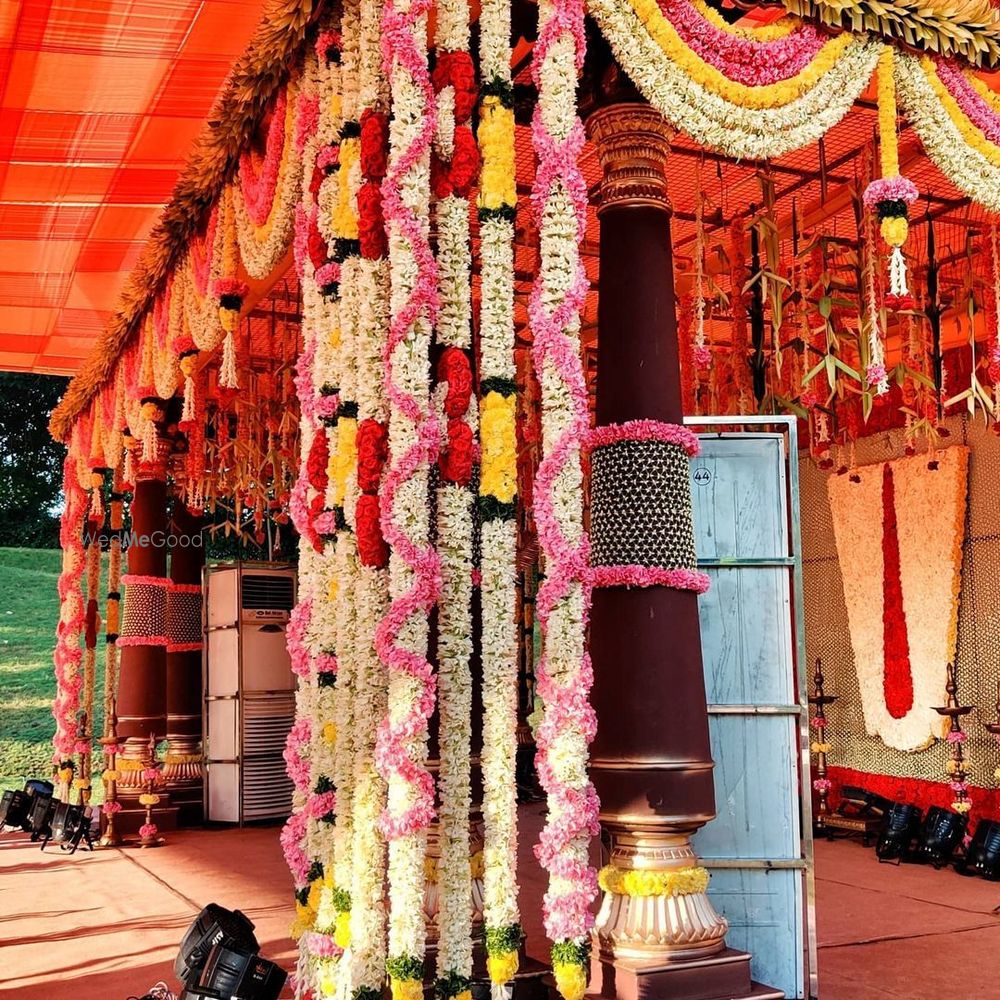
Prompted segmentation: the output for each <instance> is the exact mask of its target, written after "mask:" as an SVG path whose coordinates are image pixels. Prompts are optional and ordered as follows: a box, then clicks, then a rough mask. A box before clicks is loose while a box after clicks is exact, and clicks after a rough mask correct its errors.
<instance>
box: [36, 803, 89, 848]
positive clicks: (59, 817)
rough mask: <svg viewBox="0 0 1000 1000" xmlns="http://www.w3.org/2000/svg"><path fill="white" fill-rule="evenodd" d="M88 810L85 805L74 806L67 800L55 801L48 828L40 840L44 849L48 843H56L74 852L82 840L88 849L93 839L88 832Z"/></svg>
mask: <svg viewBox="0 0 1000 1000" xmlns="http://www.w3.org/2000/svg"><path fill="white" fill-rule="evenodd" d="M91 823H92V820H91V816H90V810H89V809H88V808H87V807H86V806H74V805H70V804H69V803H68V802H56V803H55V805H54V808H53V810H52V819H51V822H50V824H49V829H48V831H47V832H46V834H45V838H44V840H43V841H42V850H43V851H44V850H45V848H46V847H48V846H49V844H50V843H52V842H55V843H57V844H58V845H59V846H60V847H61V848H62V849H63V850H64V851H67V850H68V851H69V852H70V854H75V853H76V849H77V848H78V847H79V846H80V842H81V841H84V842H85V843H86V845H87V847H88V848H89V849H90V850H93V849H94V841H93V838H92V836H91V833H90V827H91Z"/></svg>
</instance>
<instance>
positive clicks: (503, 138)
mask: <svg viewBox="0 0 1000 1000" xmlns="http://www.w3.org/2000/svg"><path fill="white" fill-rule="evenodd" d="M479 65H480V71H481V73H482V80H483V84H482V95H483V96H482V101H481V104H480V109H479V145H480V153H481V156H482V171H481V183H480V192H479V256H480V289H481V292H480V317H479V318H480V323H479V347H480V385H479V390H480V397H481V398H480V405H479V428H480V441H481V446H482V458H481V467H480V483H479V512H480V518H481V522H482V527H481V540H480V545H481V562H482V580H481V595H482V620H483V627H482V654H481V655H482V665H483V747H482V753H481V756H480V764H481V767H482V778H483V899H484V906H483V911H484V912H483V916H484V919H485V924H486V965H487V971H488V972H489V976H490V979H491V980H492V982H493V985H494V992H495V993H499V992H501V991H502V987H503V986H504V985H505V984H506V983H508V982H509V981H510V980H511V979H512V978H513V976H514V974H515V973H516V972H517V969H518V953H519V950H520V946H521V941H522V939H523V937H524V934H523V931H522V930H521V923H520V914H519V912H518V901H517V896H518V885H517V781H516V778H515V770H516V764H517V697H518V692H517V683H518V676H517V674H518V662H517V650H518V639H517V568H516V567H517V522H516V520H515V515H516V510H517V440H516V430H515V428H516V415H517V396H516V385H515V375H516V371H515V367H514V219H515V215H516V212H517V190H516V181H515V179H516V170H515V162H514V160H515V155H514V90H513V85H512V82H511V75H510V4H509V3H507V2H506V0H484V3H483V4H482V6H481V10H480V16H479Z"/></svg>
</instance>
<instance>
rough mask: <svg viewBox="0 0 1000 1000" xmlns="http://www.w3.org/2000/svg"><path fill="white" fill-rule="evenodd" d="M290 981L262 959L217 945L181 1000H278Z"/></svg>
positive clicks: (246, 952)
mask: <svg viewBox="0 0 1000 1000" xmlns="http://www.w3.org/2000/svg"><path fill="white" fill-rule="evenodd" d="M287 978H288V973H287V972H285V970H284V969H282V968H281V967H280V966H278V965H275V964H274V962H271V961H268V959H266V958H261V956H260V955H257V954H255V953H252V952H249V951H242V950H239V949H236V948H227V947H226V946H225V945H221V944H217V945H213V947H212V950H211V951H210V952H209V953H208V959H207V960H206V962H205V968H204V969H202V971H201V975H200V976H198V977H197V982H194V983H191V984H189V985H188V986H187V987H186V988H185V989H184V990H182V991H181V995H180V998H179V1000H278V997H279V996H280V995H281V990H282V988H283V987H284V985H285V980H286V979H287Z"/></svg>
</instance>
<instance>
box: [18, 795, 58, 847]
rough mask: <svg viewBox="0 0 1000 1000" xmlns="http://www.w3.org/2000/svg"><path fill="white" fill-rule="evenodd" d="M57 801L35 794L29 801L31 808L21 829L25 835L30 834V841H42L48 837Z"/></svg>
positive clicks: (48, 796)
mask: <svg viewBox="0 0 1000 1000" xmlns="http://www.w3.org/2000/svg"><path fill="white" fill-rule="evenodd" d="M57 803H58V799H54V798H53V797H52V795H51V793H50V794H45V793H42V792H36V793H35V796H34V798H33V799H32V800H31V808H30V810H29V811H28V819H27V821H26V822H25V824H24V826H23V827H22V829H23V830H24V832H25V833H30V834H31V839H32V840H42V839H44V838H46V837H48V836H49V834H50V831H51V825H52V814H53V812H54V811H55V808H56V804H57Z"/></svg>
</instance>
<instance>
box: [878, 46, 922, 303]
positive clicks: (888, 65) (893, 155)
mask: <svg viewBox="0 0 1000 1000" xmlns="http://www.w3.org/2000/svg"><path fill="white" fill-rule="evenodd" d="M878 126H879V137H880V140H881V141H880V145H879V150H880V157H881V165H882V177H881V179H880V180H877V181H872V182H871V184H869V185H868V187H867V188H865V194H864V202H865V207H866V208H867V209H869V210H874V211H875V212H876V213H877V214H878V219H879V229H880V231H881V233H882V239H884V240H885V242H886V243H887V244H888V245H889V247H890V248H891V251H890V254H889V294H888V295H886V298H885V301H886V305H887V306H889V308H890V309H912V308H914V305H915V303H914V300H913V297H912V296H911V295H910V289H909V288H908V287H907V284H906V258H905V257H904V256H903V250H902V247H903V244H904V243H906V237H907V236H908V235H909V231H910V226H909V221H908V215H909V210H908V206H909V205H912V204H913V202H914V201H916V200H917V195H918V193H919V192H918V191H917V188H916V185H915V184H914V183H913V181H911V180H908V179H907V178H906V177H903V176H901V175H900V173H899V142H898V138H897V135H896V85H895V81H894V80H893V49H892V46H891V45H885V46H883V48H882V54H881V55H880V56H879V63H878Z"/></svg>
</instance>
